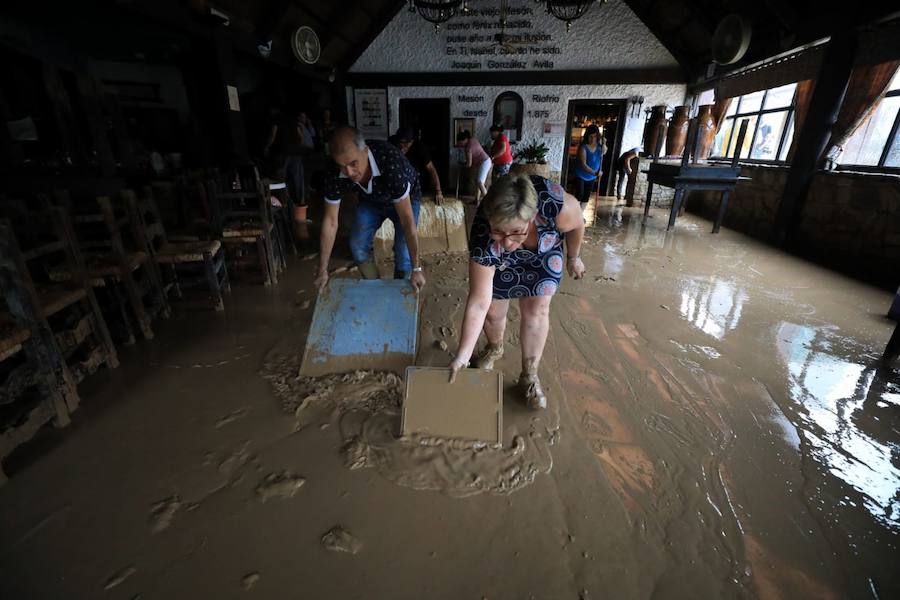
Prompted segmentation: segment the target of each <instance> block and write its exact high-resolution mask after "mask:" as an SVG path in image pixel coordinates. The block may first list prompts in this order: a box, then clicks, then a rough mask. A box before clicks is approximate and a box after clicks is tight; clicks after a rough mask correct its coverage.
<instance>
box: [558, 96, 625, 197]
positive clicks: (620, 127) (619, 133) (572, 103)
mask: <svg viewBox="0 0 900 600" xmlns="http://www.w3.org/2000/svg"><path fill="white" fill-rule="evenodd" d="M583 104H617V105H618V106H619V115H618V117H617V118H616V139H614V140H613V142H612V145H611V146H610V147H609V148H608V149H607V152H611V153H612V159H611V160H610V167H609V168H610V170H612V169H615V167H616V159H617V158H618V156H619V154H620V153H621V152H622V138H623V137H624V134H625V114H626V110H627V106H628V99H627V98H574V99H571V100H569V106H568V110H567V113H566V136H565V138H564V141H563V143H564V147H563V164H562V169H561V170H560V175H559V180H560V181H559V182H560V185H562V186H563V188H565V187H566V182H567V181H568V178H569V140H571V139H572V117H573V116H574V112H575V110H574V109H575V107H576V106H578V105H583ZM604 159H605V157H604ZM614 180H615V177H613V173H611V172H610V173H609V178H608V179H607V182H606V189H605V190H602V191H603V195H604V196H609V195H610V191H611V190H612V189H613V186H614V185H615V181H614Z"/></svg>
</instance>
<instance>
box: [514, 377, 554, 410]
mask: <svg viewBox="0 0 900 600" xmlns="http://www.w3.org/2000/svg"><path fill="white" fill-rule="evenodd" d="M519 385H520V386H521V388H522V392H523V393H524V394H525V406H527V407H528V408H530V409H531V410H541V409H544V408H547V396H546V395H545V394H544V389H543V388H542V387H541V380H540V379H538V376H537V373H522V375H521V376H520V377H519Z"/></svg>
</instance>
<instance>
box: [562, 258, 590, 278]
mask: <svg viewBox="0 0 900 600" xmlns="http://www.w3.org/2000/svg"><path fill="white" fill-rule="evenodd" d="M566 266H567V267H568V270H569V276H571V277H572V278H574V279H581V278H582V277H584V271H585V268H584V262H582V260H581V257H580V256H573V257H572V258H570V259H569V260H568V261H566Z"/></svg>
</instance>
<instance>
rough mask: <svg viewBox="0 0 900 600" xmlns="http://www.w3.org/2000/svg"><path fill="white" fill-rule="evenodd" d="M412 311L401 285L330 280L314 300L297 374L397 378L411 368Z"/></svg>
mask: <svg viewBox="0 0 900 600" xmlns="http://www.w3.org/2000/svg"><path fill="white" fill-rule="evenodd" d="M418 308H419V301H418V297H417V296H416V294H415V292H414V291H413V288H412V286H411V285H410V283H409V281H406V280H381V279H372V280H364V279H363V280H360V279H334V280H332V281H331V282H330V283H329V284H328V287H327V288H326V289H325V291H324V292H323V293H322V294H320V295H319V298H318V300H316V310H315V312H314V313H313V320H312V325H311V326H310V330H309V336H308V337H307V340H306V350H305V351H304V352H303V364H301V366H300V373H301V374H302V375H306V376H312V377H318V376H320V375H327V374H330V373H344V372H347V371H354V370H357V369H371V370H374V371H394V372H396V373H398V374H399V373H403V371H404V369H406V367H408V366H410V365H411V364H413V363H414V362H415V357H416V329H417V320H418Z"/></svg>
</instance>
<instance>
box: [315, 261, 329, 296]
mask: <svg viewBox="0 0 900 600" xmlns="http://www.w3.org/2000/svg"><path fill="white" fill-rule="evenodd" d="M313 285H314V286H316V289H317V290H318V291H319V293H320V294H321V293H322V292H323V291H324V290H325V286H327V285H328V267H319V270H318V271H317V272H316V278H315V280H313Z"/></svg>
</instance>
